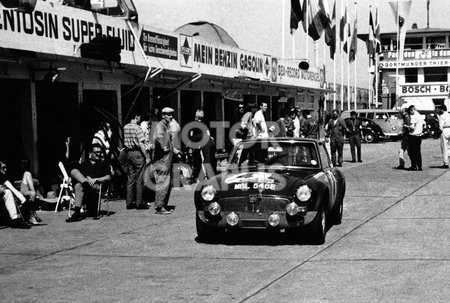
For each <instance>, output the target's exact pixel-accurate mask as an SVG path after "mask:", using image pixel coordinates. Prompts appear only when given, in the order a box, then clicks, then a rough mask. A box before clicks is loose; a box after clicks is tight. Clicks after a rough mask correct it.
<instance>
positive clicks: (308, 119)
mask: <svg viewBox="0 0 450 303" xmlns="http://www.w3.org/2000/svg"><path fill="white" fill-rule="evenodd" d="M302 115H303V118H304V119H305V120H304V123H303V126H302V129H301V131H302V134H303V137H304V138H311V139H319V123H318V122H317V119H315V118H314V117H313V116H311V113H310V111H309V110H307V109H305V110H303V111H302Z"/></svg>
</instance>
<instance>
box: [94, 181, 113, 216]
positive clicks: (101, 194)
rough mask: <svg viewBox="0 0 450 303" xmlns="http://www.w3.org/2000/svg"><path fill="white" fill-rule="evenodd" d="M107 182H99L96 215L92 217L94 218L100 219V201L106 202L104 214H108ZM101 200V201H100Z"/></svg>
mask: <svg viewBox="0 0 450 303" xmlns="http://www.w3.org/2000/svg"><path fill="white" fill-rule="evenodd" d="M103 188H106V190H104V191H103ZM108 193H109V184H108V183H105V184H103V183H100V188H99V190H98V201H97V215H96V216H95V217H94V220H98V219H100V210H101V205H102V203H105V202H106V216H109V198H108ZM102 200H103V202H102Z"/></svg>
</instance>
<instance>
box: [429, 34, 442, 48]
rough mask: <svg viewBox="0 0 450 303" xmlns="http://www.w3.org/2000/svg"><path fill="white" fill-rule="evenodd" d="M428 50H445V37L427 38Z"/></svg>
mask: <svg viewBox="0 0 450 303" xmlns="http://www.w3.org/2000/svg"><path fill="white" fill-rule="evenodd" d="M426 39H427V40H426V41H427V48H430V49H443V48H445V37H427V38H426Z"/></svg>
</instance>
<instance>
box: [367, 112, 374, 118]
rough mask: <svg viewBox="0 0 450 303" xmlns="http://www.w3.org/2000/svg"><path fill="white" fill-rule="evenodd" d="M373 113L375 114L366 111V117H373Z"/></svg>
mask: <svg viewBox="0 0 450 303" xmlns="http://www.w3.org/2000/svg"><path fill="white" fill-rule="evenodd" d="M374 115H375V114H374V113H367V118H368V119H373V117H374Z"/></svg>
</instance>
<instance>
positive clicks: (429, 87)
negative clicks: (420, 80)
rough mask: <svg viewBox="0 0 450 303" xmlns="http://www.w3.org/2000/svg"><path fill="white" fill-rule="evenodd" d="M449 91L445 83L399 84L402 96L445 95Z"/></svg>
mask: <svg viewBox="0 0 450 303" xmlns="http://www.w3.org/2000/svg"><path fill="white" fill-rule="evenodd" d="M448 92H449V89H448V85H447V84H419V85H417V84H416V85H401V86H400V93H401V95H402V96H431V95H433V96H447V95H448Z"/></svg>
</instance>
